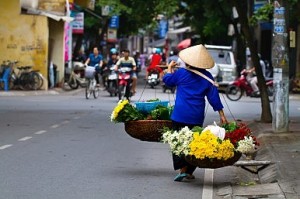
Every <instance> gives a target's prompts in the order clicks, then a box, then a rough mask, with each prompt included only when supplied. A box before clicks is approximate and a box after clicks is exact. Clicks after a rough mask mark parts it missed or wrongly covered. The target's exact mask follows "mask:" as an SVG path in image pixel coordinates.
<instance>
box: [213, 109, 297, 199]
mask: <svg viewBox="0 0 300 199" xmlns="http://www.w3.org/2000/svg"><path fill="white" fill-rule="evenodd" d="M248 124H249V127H250V129H251V130H252V131H253V133H254V135H256V136H257V138H258V140H259V141H260V144H261V145H260V149H259V151H258V153H257V156H256V158H255V160H259V161H263V160H265V161H268V160H269V161H271V162H272V163H273V164H271V165H269V166H267V167H266V168H263V169H261V170H260V171H258V172H257V174H252V173H250V172H248V171H246V170H245V169H242V168H240V167H234V168H235V169H234V171H235V172H236V174H237V176H238V177H237V178H238V180H237V181H238V184H231V185H230V186H227V187H221V188H219V190H217V193H219V197H220V198H232V199H248V198H251V199H252V198H273V199H275V198H276V199H300V115H299V117H297V118H290V124H289V132H287V133H275V132H273V130H272V124H266V123H259V122H255V121H253V122H249V123H248ZM253 168H254V166H252V169H253ZM257 168H259V167H256V168H255V169H257ZM228 190H229V191H228ZM224 192H226V193H227V194H226V195H224ZM221 196H222V197H221Z"/></svg>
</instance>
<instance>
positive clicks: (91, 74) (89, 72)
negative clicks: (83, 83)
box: [84, 66, 96, 79]
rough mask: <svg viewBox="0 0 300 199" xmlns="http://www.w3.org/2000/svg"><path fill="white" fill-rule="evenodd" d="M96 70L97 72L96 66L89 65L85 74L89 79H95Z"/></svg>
mask: <svg viewBox="0 0 300 199" xmlns="http://www.w3.org/2000/svg"><path fill="white" fill-rule="evenodd" d="M95 72H96V70H95V67H92V66H87V67H86V68H85V72H84V76H85V78H87V79H93V78H94V77H95Z"/></svg>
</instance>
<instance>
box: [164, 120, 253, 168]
mask: <svg viewBox="0 0 300 199" xmlns="http://www.w3.org/2000/svg"><path fill="white" fill-rule="evenodd" d="M162 141H163V142H164V143H168V144H169V145H170V148H171V152H172V153H173V154H175V155H178V156H183V157H184V158H185V159H186V161H187V162H189V163H190V164H192V165H194V166H197V167H200V168H220V167H224V166H229V165H233V164H234V163H235V162H236V161H238V160H239V159H240V157H241V156H242V154H245V155H248V154H252V153H254V152H255V151H256V150H257V147H258V142H257V140H256V138H255V137H254V136H253V135H252V133H251V130H250V129H249V128H248V127H247V126H246V125H245V124H244V123H236V122H231V123H228V124H224V125H221V126H218V125H217V124H216V123H214V124H213V125H208V126H207V127H205V128H202V127H194V128H193V129H189V128H188V127H185V128H182V129H181V130H180V131H174V130H171V129H167V128H165V129H164V133H163V136H162Z"/></svg>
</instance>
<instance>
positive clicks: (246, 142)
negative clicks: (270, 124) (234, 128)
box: [236, 136, 255, 154]
mask: <svg viewBox="0 0 300 199" xmlns="http://www.w3.org/2000/svg"><path fill="white" fill-rule="evenodd" d="M236 150H237V151H239V152H241V153H244V154H246V153H253V152H255V144H254V140H253V138H252V137H251V136H249V137H246V136H245V137H244V139H243V140H240V141H239V142H238V147H237V149H236Z"/></svg>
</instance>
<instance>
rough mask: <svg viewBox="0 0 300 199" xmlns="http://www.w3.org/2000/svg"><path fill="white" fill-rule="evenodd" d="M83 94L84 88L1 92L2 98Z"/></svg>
mask: <svg viewBox="0 0 300 199" xmlns="http://www.w3.org/2000/svg"><path fill="white" fill-rule="evenodd" d="M78 92H82V88H78V89H74V90H73V89H68V90H64V89H62V88H53V89H49V90H36V91H22V90H9V91H2V90H1V91H0V97H2V96H37V95H59V94H75V93H78Z"/></svg>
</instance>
